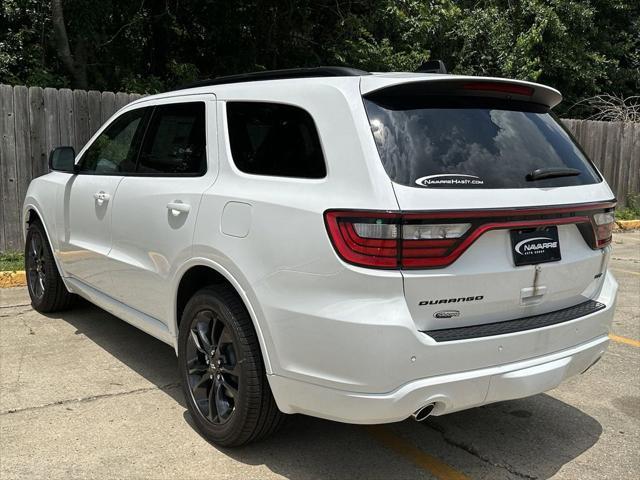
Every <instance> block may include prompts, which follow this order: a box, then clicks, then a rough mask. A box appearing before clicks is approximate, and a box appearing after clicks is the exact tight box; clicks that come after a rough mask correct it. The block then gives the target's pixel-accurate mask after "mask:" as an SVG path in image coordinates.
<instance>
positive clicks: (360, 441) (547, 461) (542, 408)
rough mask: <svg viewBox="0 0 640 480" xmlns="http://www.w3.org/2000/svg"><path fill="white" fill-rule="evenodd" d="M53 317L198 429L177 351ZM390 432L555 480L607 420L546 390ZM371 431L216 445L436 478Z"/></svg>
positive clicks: (467, 467) (304, 426)
mask: <svg viewBox="0 0 640 480" xmlns="http://www.w3.org/2000/svg"><path fill="white" fill-rule="evenodd" d="M52 317H55V318H58V319H61V320H62V321H65V322H67V323H69V324H70V325H72V326H73V327H75V328H76V329H77V333H78V334H83V335H85V336H86V337H88V338H89V339H90V340H92V341H93V342H94V343H96V344H97V345H98V346H100V347H101V348H103V349H104V350H105V351H106V352H108V353H109V354H111V355H112V356H114V357H115V358H116V359H117V360H119V361H120V362H123V363H124V364H126V365H127V366H128V367H129V368H131V369H132V370H133V371H135V372H137V373H138V374H140V375H141V376H143V377H144V378H146V379H147V380H149V381H150V382H152V383H153V384H155V385H156V386H158V388H159V389H161V390H162V391H164V392H165V393H166V394H167V395H169V396H170V397H171V398H173V399H174V400H175V402H176V403H177V404H179V405H180V406H181V408H183V416H184V419H185V421H186V422H187V423H188V424H189V425H190V426H191V428H193V421H192V419H191V417H190V414H189V413H188V412H187V410H186V406H185V402H184V398H183V395H182V391H181V389H180V388H179V385H178V382H179V376H178V368H177V361H176V357H175V353H174V351H173V349H172V348H171V347H170V346H168V345H166V344H164V343H162V342H160V341H159V340H156V339H154V338H152V337H150V336H149V335H147V334H145V333H143V332H141V331H139V330H137V329H136V328H134V327H132V326H130V325H128V324H127V323H125V322H123V321H121V320H119V319H117V318H115V317H113V316H112V315H110V314H108V313H107V312H104V311H102V310H100V309H98V308H97V307H94V306H92V305H90V304H88V303H86V302H84V301H82V302H81V303H80V304H79V305H78V306H77V307H76V308H74V309H73V310H71V311H68V312H63V313H60V314H55V316H53V315H52ZM382 428H385V429H388V430H389V431H391V432H393V435H394V437H398V438H400V439H402V440H401V441H404V442H408V443H410V444H411V445H413V446H415V447H417V448H418V449H420V450H422V451H423V452H425V453H427V454H429V455H433V456H435V457H437V458H441V459H446V460H444V461H446V463H448V464H449V465H451V466H452V467H453V468H455V469H457V470H460V471H461V472H463V473H465V474H466V475H468V476H469V477H471V478H487V479H489V478H490V479H494V478H522V477H523V476H524V477H525V478H549V477H551V476H553V475H554V474H555V473H556V472H558V470H560V468H562V466H563V465H565V464H566V463H568V462H571V461H572V460H573V459H575V458H577V457H578V456H580V455H581V454H582V453H583V452H585V451H586V450H588V449H589V448H591V447H592V446H593V445H594V444H595V443H596V442H597V441H598V439H599V437H600V435H601V433H602V427H601V425H600V424H599V423H598V421H597V420H595V419H594V418H592V417H590V416H589V415H587V414H585V413H584V412H582V411H581V410H579V409H577V408H575V407H573V406H571V405H568V404H566V403H564V402H561V401H559V400H557V399H555V398H553V397H551V396H549V395H545V394H542V395H537V396H534V397H530V398H526V399H521V400H514V401H510V402H502V403H497V404H492V405H487V406H484V407H479V408H475V409H472V410H468V411H464V412H459V413H454V414H450V415H447V416H444V417H431V418H429V419H428V420H427V421H426V422H423V423H416V422H413V421H405V422H401V423H397V424H392V425H388V426H384V427H382ZM370 432H371V429H370V427H366V426H358V425H347V424H341V423H336V422H330V421H325V420H320V419H315V418H311V417H307V416H304V415H293V416H291V417H290V418H288V419H287V422H286V423H285V425H284V427H283V429H282V430H281V431H280V432H279V433H278V434H276V435H275V436H273V437H271V438H269V439H268V440H266V441H263V442H259V443H256V444H252V445H249V446H246V447H243V448H240V449H221V448H219V447H216V446H214V445H212V446H211V448H215V449H217V450H218V451H220V452H222V453H224V454H225V455H227V456H228V457H230V458H232V459H234V460H235V461H238V462H242V463H244V464H246V465H264V466H266V467H267V468H269V469H270V470H271V471H272V472H274V473H276V474H279V475H282V476H283V477H286V478H290V479H308V478H320V477H321V478H383V477H384V478H432V477H430V475H429V474H428V473H427V471H425V470H424V469H422V468H420V467H418V466H416V465H415V464H414V463H412V461H411V460H410V459H409V458H405V457H404V456H402V455H399V454H398V453H395V452H393V451H392V450H390V449H388V448H387V447H386V446H384V445H382V444H381V443H379V442H378V440H376V436H375V435H371V434H370ZM202 453H204V454H205V455H206V452H200V454H202Z"/></svg>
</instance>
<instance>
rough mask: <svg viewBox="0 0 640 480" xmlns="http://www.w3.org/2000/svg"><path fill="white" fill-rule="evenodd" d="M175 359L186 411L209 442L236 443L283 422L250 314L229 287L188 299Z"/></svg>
mask: <svg viewBox="0 0 640 480" xmlns="http://www.w3.org/2000/svg"><path fill="white" fill-rule="evenodd" d="M207 351H208V353H207ZM178 363H179V368H180V377H181V381H182V390H183V392H184V396H185V399H186V402H187V407H188V409H189V413H190V414H191V417H192V418H193V421H194V423H195V425H196V427H197V429H198V430H199V431H200V433H201V434H202V435H203V436H204V437H205V438H206V439H208V440H209V441H211V442H213V443H215V444H217V445H220V446H223V447H237V446H241V445H245V444H247V443H250V442H254V441H257V440H260V439H262V438H265V437H267V436H269V435H271V434H272V433H274V432H275V431H276V430H277V429H278V427H279V426H280V425H281V424H282V422H283V420H284V418H285V415H284V414H283V413H282V412H280V410H278V407H277V406H276V403H275V400H274V398H273V395H272V393H271V389H270V388H269V382H268V381H267V377H266V374H265V369H264V364H263V362H262V354H261V352H260V345H259V343H258V338H257V336H256V333H255V330H254V328H253V324H252V322H251V318H250V317H249V314H248V312H247V310H246V308H245V306H244V304H243V303H242V301H241V300H240V298H239V297H238V295H237V293H236V292H235V290H233V289H232V288H231V287H229V286H226V285H220V286H210V287H205V288H203V289H201V290H199V291H198V292H196V293H195V294H194V295H193V297H191V299H190V300H189V302H188V303H187V305H186V307H185V309H184V312H183V314H182V318H181V321H180V331H179V335H178Z"/></svg>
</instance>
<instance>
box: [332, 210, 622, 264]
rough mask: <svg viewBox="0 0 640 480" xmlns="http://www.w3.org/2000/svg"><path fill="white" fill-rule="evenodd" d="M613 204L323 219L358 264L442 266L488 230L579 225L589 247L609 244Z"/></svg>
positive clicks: (352, 213) (341, 250) (339, 247)
mask: <svg viewBox="0 0 640 480" xmlns="http://www.w3.org/2000/svg"><path fill="white" fill-rule="evenodd" d="M614 207H615V203H613V202H606V203H591V204H581V205H565V206H559V207H540V208H523V209H495V210H466V211H440V212H424V213H419V212H410V213H409V212H408V213H400V212H375V211H357V210H328V211H327V212H325V223H326V226H327V231H328V232H329V237H330V239H331V242H332V243H333V246H334V248H335V249H336V252H337V253H338V255H339V256H340V257H341V258H342V259H343V260H345V261H346V262H348V263H352V264H354V265H358V266H362V267H372V268H387V269H421V268H422V269H424V268H442V267H446V266H447V265H450V264H452V263H453V262H454V261H456V260H457V259H458V258H459V257H460V255H462V254H463V253H464V252H465V250H466V249H467V248H469V246H470V245H471V244H472V243H473V242H475V241H476V240H477V239H478V237H480V236H481V235H482V234H484V233H485V232H487V231H489V230H497V229H512V228H540V227H545V226H550V225H570V224H574V225H577V226H578V228H579V230H580V232H581V233H582V235H583V236H584V238H585V240H586V241H587V243H588V244H589V245H590V246H591V248H594V249H597V248H603V247H605V246H607V245H608V244H609V243H610V242H611V232H612V230H613V225H614V220H615V217H614V214H613V208H614Z"/></svg>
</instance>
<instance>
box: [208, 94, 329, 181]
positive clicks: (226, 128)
mask: <svg viewBox="0 0 640 480" xmlns="http://www.w3.org/2000/svg"><path fill="white" fill-rule="evenodd" d="M219 102H220V103H221V104H222V106H223V108H222V115H223V118H222V122H221V124H222V127H223V129H224V131H223V134H224V142H225V152H226V155H227V159H228V164H229V166H230V168H231V169H232V170H233V172H234V173H235V174H237V175H238V176H241V177H245V178H261V179H265V180H272V181H279V180H286V181H296V182H301V183H324V182H326V180H327V178H328V177H329V165H328V163H327V155H326V152H325V148H324V144H323V142H322V136H321V135H320V129H319V128H318V124H317V123H316V120H315V118H314V117H313V115H312V114H311V112H309V110H307V109H306V108H304V107H302V106H301V105H298V104H295V103H287V102H279V101H273V100H267V99H244V98H240V99H231V100H219ZM230 103H263V104H271V105H284V106H287V107H294V108H299V109H300V110H302V111H303V112H305V113H306V114H307V115H309V118H311V121H312V123H313V127H314V128H315V131H316V135H317V137H318V142H319V144H320V151H321V153H322V161H323V163H324V176H323V177H318V178H309V177H294V176H289V175H267V174H264V173H250V172H245V171H243V170H240V169H239V168H238V166H237V164H236V161H235V160H234V158H233V152H232V151H231V136H230V135H229V115H228V106H229V104H230Z"/></svg>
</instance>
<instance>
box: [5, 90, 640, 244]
mask: <svg viewBox="0 0 640 480" xmlns="http://www.w3.org/2000/svg"><path fill="white" fill-rule="evenodd" d="M139 97H140V95H138V94H128V93H112V92H96V91H89V92H86V91H83V90H73V91H71V90H68V89H64V88H63V89H60V90H57V89H55V88H45V89H42V88H40V87H30V88H27V87H23V86H9V85H0V137H1V138H0V140H1V143H0V200H1V202H2V203H1V204H0V252H3V251H12V250H21V249H22V243H23V240H22V230H21V225H20V211H21V208H22V201H23V200H24V196H25V193H26V191H27V187H28V186H29V182H30V181H31V179H32V178H34V177H37V176H39V175H42V174H44V173H46V172H47V168H48V167H47V161H48V156H49V152H50V151H51V149H53V148H55V147H57V146H60V145H72V146H73V147H74V148H75V149H76V151H79V150H80V148H81V147H82V146H83V145H84V144H85V142H86V141H87V140H88V139H89V138H90V137H91V135H93V133H94V132H95V131H96V130H97V129H98V128H99V127H100V125H102V123H104V122H105V121H106V120H107V119H108V118H109V117H110V116H111V115H112V114H113V113H114V112H115V111H116V110H118V109H119V108H121V107H123V106H124V105H126V104H127V103H129V102H131V101H133V100H135V99H136V98H139ZM564 123H565V124H566V125H567V127H568V128H569V129H570V130H571V131H572V132H573V134H574V135H575V136H576V138H577V139H578V141H579V142H580V144H581V145H582V147H583V148H584V149H585V151H586V152H587V154H588V155H589V156H590V157H591V159H592V160H593V161H594V163H595V164H596V165H597V167H598V168H599V169H600V171H601V172H602V173H603V174H604V176H605V178H606V179H607V181H608V182H609V185H611V188H612V189H613V191H614V192H615V194H616V196H617V198H618V200H619V201H620V203H621V204H624V202H625V201H626V199H627V196H628V195H637V194H638V192H639V191H640V173H639V171H640V123H621V122H594V121H588V120H564Z"/></svg>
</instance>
